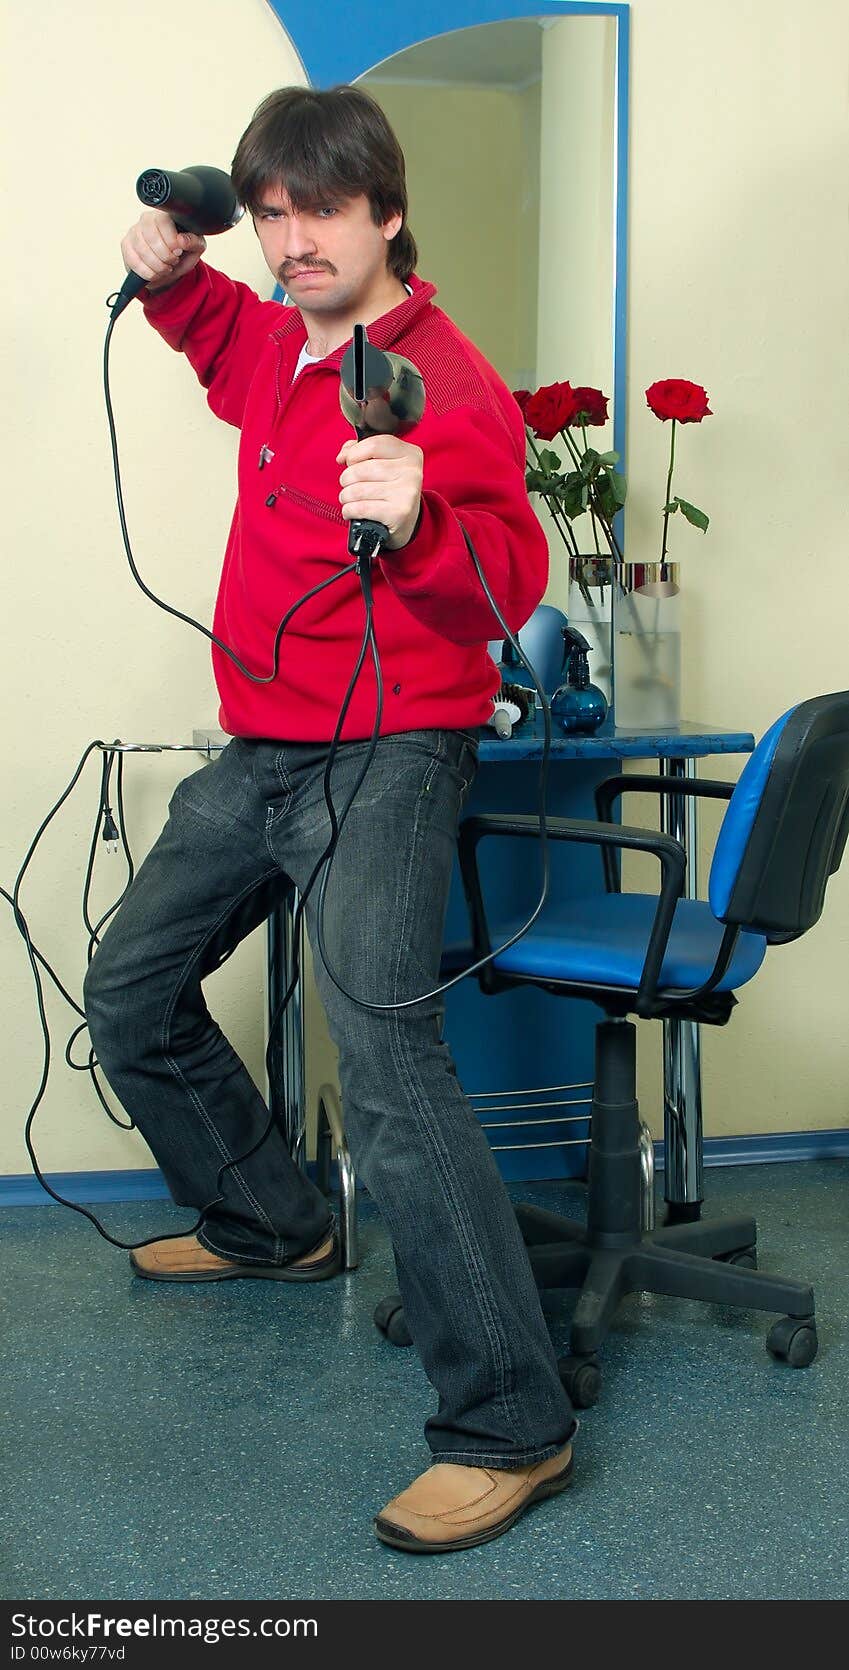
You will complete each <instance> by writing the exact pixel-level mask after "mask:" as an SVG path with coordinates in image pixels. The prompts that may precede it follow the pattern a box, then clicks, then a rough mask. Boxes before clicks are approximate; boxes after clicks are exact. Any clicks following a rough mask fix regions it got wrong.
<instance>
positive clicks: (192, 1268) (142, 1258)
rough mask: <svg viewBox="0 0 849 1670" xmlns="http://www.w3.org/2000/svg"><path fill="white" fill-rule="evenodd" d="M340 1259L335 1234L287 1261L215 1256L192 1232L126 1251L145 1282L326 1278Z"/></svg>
mask: <svg viewBox="0 0 849 1670" xmlns="http://www.w3.org/2000/svg"><path fill="white" fill-rule="evenodd" d="M340 1262H341V1260H340V1257H339V1242H338V1240H337V1238H336V1236H335V1234H332V1235H328V1237H327V1239H326V1240H324V1241H322V1243H321V1246H320V1247H315V1248H314V1250H313V1251H312V1252H311V1253H305V1254H302V1255H301V1257H300V1258H293V1259H290V1261H289V1263H288V1264H248V1263H244V1264H242V1263H239V1262H236V1261H235V1260H231V1259H226V1258H219V1256H218V1254H217V1253H213V1252H209V1251H208V1249H207V1248H206V1247H204V1246H202V1245H201V1243H200V1241H199V1240H198V1238H197V1236H196V1235H171V1236H168V1237H166V1238H165V1239H164V1240H162V1241H151V1242H150V1243H149V1244H148V1246H146V1247H136V1248H134V1250H133V1251H132V1252H131V1253H130V1263H131V1265H132V1267H133V1269H134V1270H135V1272H136V1275H137V1276H145V1277H146V1278H147V1279H148V1281H236V1280H238V1278H239V1277H240V1276H241V1277H246V1276H253V1277H254V1278H256V1279H258V1280H262V1281H326V1279H327V1277H328V1276H335V1275H336V1272H337V1270H338V1269H339V1266H340Z"/></svg>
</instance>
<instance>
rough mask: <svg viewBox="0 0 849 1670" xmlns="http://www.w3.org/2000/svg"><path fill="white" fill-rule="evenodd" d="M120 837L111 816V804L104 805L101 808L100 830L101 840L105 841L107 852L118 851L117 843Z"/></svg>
mask: <svg viewBox="0 0 849 1670" xmlns="http://www.w3.org/2000/svg"><path fill="white" fill-rule="evenodd" d="M120 838H121V837H120V836H119V834H118V829H117V826H116V823H115V819H114V818H113V816H112V808H111V806H104V808H103V829H102V830H101V840H102V841H103V842H104V843H105V846H106V851H107V852H117V851H118V843H119V841H120Z"/></svg>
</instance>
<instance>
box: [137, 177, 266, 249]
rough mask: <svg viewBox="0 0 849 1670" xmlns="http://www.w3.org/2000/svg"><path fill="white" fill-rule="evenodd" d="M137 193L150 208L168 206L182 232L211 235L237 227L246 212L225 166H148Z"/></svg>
mask: <svg viewBox="0 0 849 1670" xmlns="http://www.w3.org/2000/svg"><path fill="white" fill-rule="evenodd" d="M136 195H137V197H138V199H139V201H140V202H141V203H144V204H145V206H146V208H148V209H167V210H168V212H169V214H170V215H171V218H172V220H173V221H174V222H175V224H176V225H177V226H178V227H179V228H180V231H181V232H194V233H196V234H197V235H198V236H199V237H203V238H211V237H214V236H215V235H216V233H218V232H226V231H228V229H229V228H230V227H231V226H235V224H236V222H237V221H238V220H241V218H242V215H243V214H244V212H245V211H244V208H243V207H242V204H241V203H240V202H239V199H238V197H237V196H236V193H235V191H234V190H233V182H232V180H231V178H230V176H229V174H225V173H224V170H223V169H222V168H205V167H203V166H202V165H201V166H199V167H197V168H184V169H182V170H181V171H180V172H179V173H177V172H175V171H170V172H169V170H167V169H165V168H146V169H145V171H144V173H143V174H140V175H139V177H138V179H137V181H136Z"/></svg>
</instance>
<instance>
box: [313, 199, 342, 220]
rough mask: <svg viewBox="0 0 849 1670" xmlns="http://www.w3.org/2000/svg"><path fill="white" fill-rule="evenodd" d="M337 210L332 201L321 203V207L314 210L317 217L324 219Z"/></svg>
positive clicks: (327, 218)
mask: <svg viewBox="0 0 849 1670" xmlns="http://www.w3.org/2000/svg"><path fill="white" fill-rule="evenodd" d="M337 212H338V211H337V209H336V207H335V205H334V204H333V203H322V205H321V207H320V208H319V209H318V210H317V211H316V213H317V214H318V215H319V217H320V218H323V219H325V220H329V219H330V217H331V215H335V214H336V213H337Z"/></svg>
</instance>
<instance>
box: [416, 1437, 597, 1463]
mask: <svg viewBox="0 0 849 1670" xmlns="http://www.w3.org/2000/svg"><path fill="white" fill-rule="evenodd" d="M571 1442H572V1440H571V1437H569V1438H564V1440H563V1443H562V1444H544V1445H542V1446H540V1447H539V1448H537V1449H535V1450H525V1451H523V1452H522V1453H520V1454H517V1455H513V1454H511V1455H507V1454H505V1452H504V1451H503V1450H501V1451H496V1450H432V1451H431V1455H432V1457H433V1460H434V1461H447V1462H452V1461H459V1462H460V1465H461V1466H462V1465H463V1463H464V1461H465V1459H466V1457H467V1456H468V1457H469V1465H470V1466H473V1467H474V1466H477V1467H495V1468H501V1469H505V1470H506V1469H509V1468H511V1467H531V1466H533V1465H534V1463H535V1462H538V1461H548V1460H549V1459H550V1458H551V1456H554V1455H558V1454H559V1453H560V1451H561V1450H563V1449H565V1448H566V1445H567V1444H570V1443H571Z"/></svg>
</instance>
